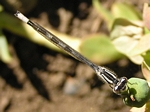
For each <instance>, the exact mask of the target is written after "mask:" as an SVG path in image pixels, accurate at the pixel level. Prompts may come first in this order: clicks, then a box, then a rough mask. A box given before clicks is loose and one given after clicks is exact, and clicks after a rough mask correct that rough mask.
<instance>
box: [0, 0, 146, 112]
mask: <svg viewBox="0 0 150 112" xmlns="http://www.w3.org/2000/svg"><path fill="white" fill-rule="evenodd" d="M144 2H148V0H147V1H146V0H143V1H142V0H132V1H129V0H111V1H110V0H0V59H1V60H0V112H62V111H63V112H108V111H109V112H128V111H129V110H130V107H127V106H126V105H125V104H123V101H122V99H121V97H120V96H118V95H115V94H114V93H113V92H112V90H111V89H110V87H109V86H108V85H107V84H104V83H103V82H102V81H101V80H99V79H98V77H97V76H96V74H95V73H94V71H93V70H92V69H91V68H90V67H88V66H87V65H85V64H83V63H81V62H79V61H78V60H75V59H74V58H72V57H71V56H69V55H67V54H66V53H64V52H63V51H61V50H60V49H58V48H56V47H55V46H53V45H52V44H51V43H50V42H48V41H47V40H45V39H43V38H42V37H41V36H40V35H38V34H37V33H36V32H35V31H34V30H32V29H30V27H28V26H27V25H25V24H23V23H22V22H21V21H20V20H18V19H17V18H15V17H14V13H15V12H16V11H17V10H19V11H20V12H22V13H23V14H24V15H26V16H27V17H28V18H30V19H31V20H33V21H35V22H37V23H39V24H40V25H42V26H43V27H45V28H47V29H48V30H49V31H52V32H53V33H54V34H55V35H56V36H58V37H59V38H60V39H62V40H63V41H64V42H66V43H68V44H69V45H71V46H72V47H73V48H74V49H76V50H78V51H79V52H80V53H81V54H83V55H84V56H85V57H87V58H88V59H90V60H91V61H92V62H94V63H96V64H98V65H102V66H106V67H108V68H110V69H112V70H113V71H114V72H116V74H117V75H118V76H119V77H122V76H125V77H128V78H130V77H133V76H134V77H141V78H143V75H142V73H141V69H140V66H139V65H137V64H135V63H133V62H131V61H130V60H129V59H128V58H127V57H126V56H124V55H123V54H122V53H120V52H118V51H117V50H116V49H115V47H114V46H112V43H111V41H110V39H109V35H110V32H111V28H110V26H109V23H108V21H111V20H112V19H113V18H111V17H112V16H111V14H110V15H109V14H108V13H107V12H111V8H112V6H114V5H116V4H118V3H121V4H129V5H130V6H132V7H133V8H135V9H136V10H137V12H138V13H139V14H140V15H142V10H143V4H144ZM97 3H99V4H100V5H101V6H102V7H101V8H100V9H101V11H99V9H98V8H97ZM97 9H98V10H97ZM100 12H101V13H100ZM103 12H104V13H103ZM105 15H107V18H105ZM110 23H111V22H110ZM99 39H100V40H99Z"/></svg>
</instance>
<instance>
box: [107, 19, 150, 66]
mask: <svg viewBox="0 0 150 112" xmlns="http://www.w3.org/2000/svg"><path fill="white" fill-rule="evenodd" d="M110 36H111V39H112V40H113V41H112V42H113V44H114V46H115V47H116V49H117V50H118V51H119V52H121V53H122V54H124V55H126V56H127V57H128V58H130V59H131V60H132V61H133V62H134V63H136V64H141V63H142V61H143V58H142V56H140V54H139V53H141V51H142V52H143V51H144V50H143V49H142V46H141V50H140V49H139V50H140V51H139V50H138V49H136V48H139V46H140V45H142V44H143V40H144V42H145V40H146V39H145V38H144V39H143V40H142V42H141V43H142V44H141V43H139V41H140V38H141V37H142V36H143V28H142V27H140V26H138V25H136V24H133V23H131V22H130V21H127V20H125V19H116V20H115V22H114V25H113V27H112V31H111V34H110ZM147 38H148V37H147ZM138 43H139V44H138ZM137 45H139V46H138V47H137ZM133 52H134V53H133Z"/></svg>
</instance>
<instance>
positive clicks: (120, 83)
mask: <svg viewBox="0 0 150 112" xmlns="http://www.w3.org/2000/svg"><path fill="white" fill-rule="evenodd" d="M15 16H16V17H18V18H19V19H20V20H22V21H23V22H25V23H27V24H28V25H30V26H31V27H32V28H33V29H34V30H36V31H37V32H38V33H40V34H41V35H42V36H43V37H45V38H46V39H47V40H49V41H50V42H52V43H53V44H55V45H56V46H58V47H59V48H61V49H63V50H64V51H66V52H67V53H68V54H70V55H71V56H73V57H74V58H76V59H77V60H79V61H81V62H83V63H85V64H87V65H88V66H90V67H91V68H92V69H93V70H94V71H95V72H96V74H97V76H98V77H100V78H101V79H102V80H103V81H104V82H106V83H107V84H109V86H110V87H111V88H112V89H113V92H114V93H116V94H118V95H120V94H121V93H122V92H124V91H126V90H127V89H128V87H127V78H126V77H121V78H118V77H117V75H116V74H115V73H114V72H113V71H111V70H110V69H107V68H105V67H102V66H98V65H96V64H94V63H92V62H91V61H90V60H88V59H87V58H85V57H84V56H82V55H81V54H80V53H79V52H77V51H76V50H74V49H73V48H72V47H70V46H69V45H67V44H66V43H65V42H63V41H62V40H60V39H59V38H58V37H56V36H55V35H54V34H52V33H51V32H49V31H47V30H46V29H45V28H43V27H42V26H40V25H39V24H37V23H35V22H33V21H31V20H30V19H28V18H27V17H25V16H24V15H23V14H22V13H20V12H19V11H17V12H16V14H15Z"/></svg>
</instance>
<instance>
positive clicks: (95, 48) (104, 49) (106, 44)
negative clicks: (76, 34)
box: [80, 34, 122, 64]
mask: <svg viewBox="0 0 150 112" xmlns="http://www.w3.org/2000/svg"><path fill="white" fill-rule="evenodd" d="M80 51H81V53H82V54H83V55H85V56H86V57H87V58H89V59H91V60H93V61H94V62H96V63H102V64H105V63H109V62H112V61H114V60H117V59H119V58H121V57H122V55H121V53H119V52H118V51H117V50H116V49H115V47H114V46H113V44H112V43H111V40H110V39H109V38H108V37H107V36H106V35H104V34H95V35H92V36H89V38H88V37H87V38H86V39H85V40H84V41H83V42H82V44H81V46H80Z"/></svg>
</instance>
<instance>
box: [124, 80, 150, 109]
mask: <svg viewBox="0 0 150 112" xmlns="http://www.w3.org/2000/svg"><path fill="white" fill-rule="evenodd" d="M127 85H128V90H129V94H127V95H125V96H123V101H124V103H125V104H126V105H128V106H132V107H142V106H143V105H144V104H145V103H146V102H147V101H148V100H149V98H150V88H149V86H148V83H147V81H146V80H143V79H139V78H130V79H129V80H128V83H127Z"/></svg>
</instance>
